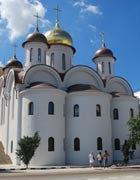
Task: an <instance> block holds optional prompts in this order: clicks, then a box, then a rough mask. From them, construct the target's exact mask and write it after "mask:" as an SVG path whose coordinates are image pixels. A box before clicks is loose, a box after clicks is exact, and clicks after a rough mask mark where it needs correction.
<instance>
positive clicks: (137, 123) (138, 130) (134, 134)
mask: <svg viewBox="0 0 140 180" xmlns="http://www.w3.org/2000/svg"><path fill="white" fill-rule="evenodd" d="M127 125H128V128H129V133H130V134H129V143H130V144H131V146H133V145H136V144H140V116H136V117H133V118H131V119H129V120H128V122H127Z"/></svg>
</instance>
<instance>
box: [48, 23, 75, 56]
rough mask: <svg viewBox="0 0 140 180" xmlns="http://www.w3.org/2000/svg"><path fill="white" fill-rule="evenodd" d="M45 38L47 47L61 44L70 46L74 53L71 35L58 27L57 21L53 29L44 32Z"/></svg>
mask: <svg viewBox="0 0 140 180" xmlns="http://www.w3.org/2000/svg"><path fill="white" fill-rule="evenodd" d="M45 36H46V38H47V42H48V44H49V45H51V44H62V45H67V46H71V47H72V49H73V51H74V52H75V49H74V47H73V40H72V37H71V35H70V34H69V33H68V32H66V31H64V30H62V29H61V28H60V27H59V23H58V21H56V25H55V28H54V29H52V30H50V31H48V32H46V33H45Z"/></svg>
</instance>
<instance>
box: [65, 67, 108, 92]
mask: <svg viewBox="0 0 140 180" xmlns="http://www.w3.org/2000/svg"><path fill="white" fill-rule="evenodd" d="M75 84H90V85H94V86H96V87H97V88H98V89H101V90H103V88H104V85H103V82H102V79H101V77H100V76H99V75H98V74H97V73H96V71H94V70H93V69H92V68H89V67H87V66H75V67H73V68H71V69H70V70H69V71H67V73H66V75H65V77H64V86H65V87H69V86H72V85H75Z"/></svg>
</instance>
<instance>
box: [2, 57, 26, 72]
mask: <svg viewBox="0 0 140 180" xmlns="http://www.w3.org/2000/svg"><path fill="white" fill-rule="evenodd" d="M9 67H15V68H23V65H22V63H21V62H20V61H18V60H17V58H16V56H15V55H14V57H13V58H12V59H11V60H9V61H8V62H7V64H6V66H5V67H4V68H3V69H6V68H9Z"/></svg>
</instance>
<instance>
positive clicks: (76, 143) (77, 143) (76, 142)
mask: <svg viewBox="0 0 140 180" xmlns="http://www.w3.org/2000/svg"><path fill="white" fill-rule="evenodd" d="M74 151H80V139H79V138H75V139H74Z"/></svg>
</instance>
